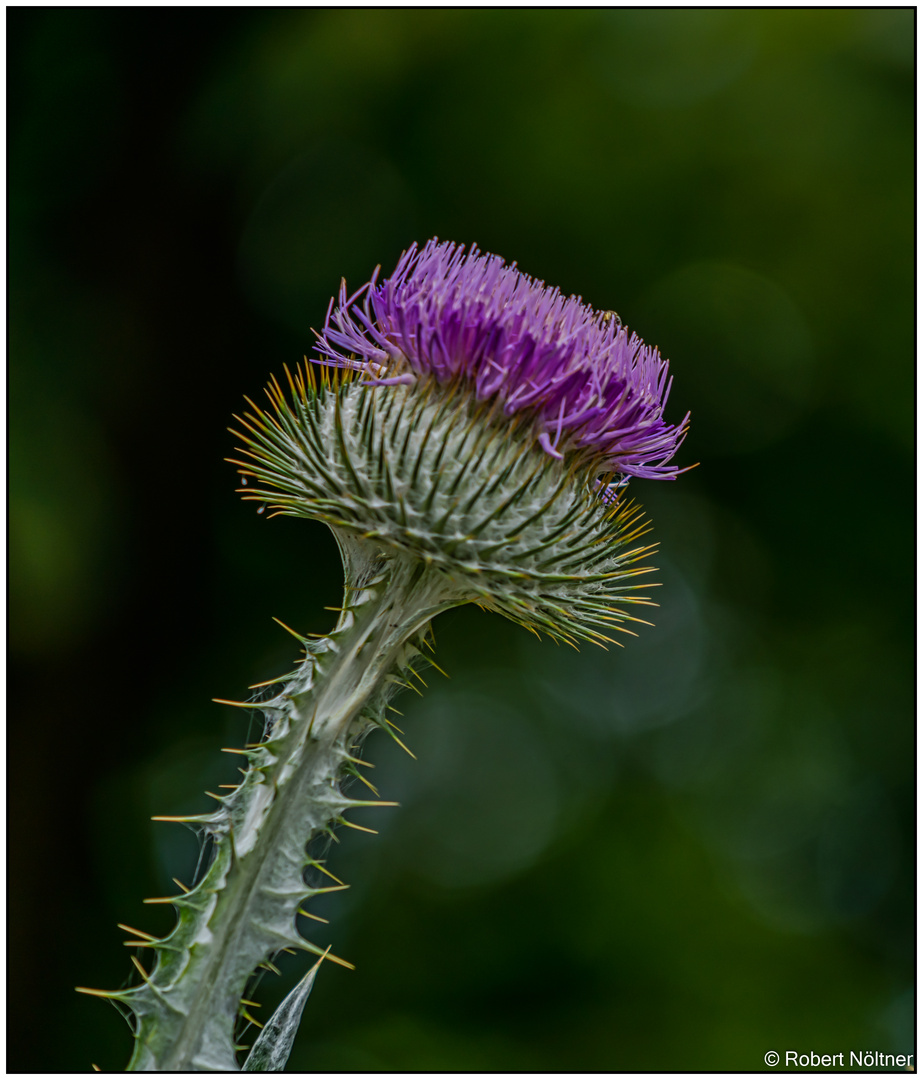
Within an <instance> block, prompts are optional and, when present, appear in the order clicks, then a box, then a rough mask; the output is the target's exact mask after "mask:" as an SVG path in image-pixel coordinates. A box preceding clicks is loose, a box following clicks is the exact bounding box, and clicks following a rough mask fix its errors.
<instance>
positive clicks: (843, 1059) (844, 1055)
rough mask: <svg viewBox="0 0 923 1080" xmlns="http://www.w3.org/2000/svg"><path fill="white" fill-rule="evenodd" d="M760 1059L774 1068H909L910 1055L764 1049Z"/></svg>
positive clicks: (911, 1056) (910, 1062) (911, 1058)
mask: <svg viewBox="0 0 923 1080" xmlns="http://www.w3.org/2000/svg"><path fill="white" fill-rule="evenodd" d="M763 1061H765V1062H766V1064H767V1065H768V1066H769V1067H770V1068H771V1069H774V1068H775V1067H776V1066H777V1065H783V1066H784V1067H785V1068H786V1069H847V1068H853V1069H855V1068H859V1069H875V1068H878V1069H912V1068H913V1067H914V1065H913V1054H884V1053H882V1052H881V1051H880V1050H841V1051H840V1052H839V1053H838V1054H818V1053H817V1052H816V1051H815V1050H809V1051H808V1052H807V1053H804V1052H802V1051H800V1050H783V1051H782V1053H779V1051H778V1050H767V1051H766V1053H765V1054H764V1055H763Z"/></svg>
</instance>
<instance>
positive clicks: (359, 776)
mask: <svg viewBox="0 0 923 1080" xmlns="http://www.w3.org/2000/svg"><path fill="white" fill-rule="evenodd" d="M354 776H355V777H356V779H357V780H361V781H362V783H363V784H365V786H366V787H367V788H368V789H369V791H371V792H372V794H373V795H375V796H376V797H377V796H378V788H377V787H375V785H374V784H372V783H370V782H369V781H368V780H366V778H365V777H364V776H363V775H362V773H354Z"/></svg>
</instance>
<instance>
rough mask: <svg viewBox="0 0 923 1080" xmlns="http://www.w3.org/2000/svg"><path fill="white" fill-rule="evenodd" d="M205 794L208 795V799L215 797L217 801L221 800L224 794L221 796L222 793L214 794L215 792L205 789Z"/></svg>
mask: <svg viewBox="0 0 923 1080" xmlns="http://www.w3.org/2000/svg"><path fill="white" fill-rule="evenodd" d="M205 794H206V795H207V796H208V797H209V798H210V799H217V800H218V802H221V801H222V799H223V798H224V796H223V795H216V794H215V793H214V792H213V791H206V792H205Z"/></svg>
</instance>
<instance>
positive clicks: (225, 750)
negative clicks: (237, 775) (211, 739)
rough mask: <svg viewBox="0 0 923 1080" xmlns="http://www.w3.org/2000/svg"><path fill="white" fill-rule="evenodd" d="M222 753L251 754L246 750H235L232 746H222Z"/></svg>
mask: <svg viewBox="0 0 923 1080" xmlns="http://www.w3.org/2000/svg"><path fill="white" fill-rule="evenodd" d="M221 753H222V754H244V755H246V756H247V757H249V756H250V755H249V754H247V751H246V750H235V749H234V748H233V747H232V746H222V747H221Z"/></svg>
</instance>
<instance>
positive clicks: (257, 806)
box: [109, 530, 460, 1071]
mask: <svg viewBox="0 0 923 1080" xmlns="http://www.w3.org/2000/svg"><path fill="white" fill-rule="evenodd" d="M335 534H336V535H337V540H338V543H339V545H340V549H341V553H342V555H343V562H344V569H345V576H346V594H345V595H346V598H345V601H344V604H343V609H342V611H341V615H340V619H339V622H338V624H337V627H336V629H335V630H334V632H333V633H332V634H331V635H330V637H328V638H325V639H322V640H320V641H317V642H311V643H310V644H308V645H307V646H306V648H307V655H306V659H305V662H304V663H303V664H302V665H301V667H300V669H299V672H298V674H297V675H296V676H295V677H294V678H293V679H292V680H291V681H290V682H289V683H287V684H286V685H285V686H284V688H283V689H282V691H281V692H280V693H279V694H277V695H276V696H275V697H273V698H271V699H270V700H268V701H266V702H264V703H262V704H261V705H260V706H259V707H260V708H261V709H262V710H263V712H264V713H265V714H266V716H267V719H268V721H269V723H268V731H267V734H266V736H265V738H264V741H263V742H262V743H261V744H260V745H259V746H258V747H255V748H253V749H251V750H250V751H249V752H248V756H249V758H250V768H249V769H248V770H247V773H246V775H245V777H244V780H243V782H242V783H241V785H240V787H239V788H238V789H237V790H236V791H234V792H233V793H232V794H230V795H228V796H226V797H224V798H223V799H222V800H221V802H222V805H221V808H220V809H219V810H218V811H217V812H216V813H214V814H211V815H206V816H203V817H201V818H198V819H196V820H197V821H199V822H201V824H202V826H203V827H204V828H205V829H206V831H207V832H208V833H210V834H211V835H212V836H213V837H214V841H215V846H214V854H213V857H212V861H211V863H210V865H209V868H208V870H207V872H206V873H205V875H204V877H203V879H202V880H201V881H200V882H199V883H198V884H197V885H196V887H195V888H193V889H192V891H190V892H189V893H186V894H183V895H181V896H178V897H174V898H172V903H173V904H174V906H175V907H176V909H177V912H178V916H179V917H178V922H177V926H176V928H175V929H174V930H173V932H172V933H171V934H170V935H168V936H167V937H166V938H164V939H161V940H158V941H153V942H151V943H150V947H151V948H153V949H155V950H156V951H157V956H158V961H157V965H156V967H155V968H154V970H153V971H152V973H151V974H150V976H149V977H147V978H146V979H145V982H144V983H143V984H142V985H140V986H138V987H133V988H132V989H130V990H126V991H120V992H118V993H116V994H112V995H109V996H111V997H114V998H117V999H118V1000H121V1001H123V1002H124V1003H125V1004H127V1005H128V1006H129V1007H130V1008H131V1009H132V1010H133V1012H134V1013H135V1015H136V1017H137V1031H136V1040H137V1041H136V1045H135V1053H134V1055H133V1057H132V1060H131V1063H130V1065H129V1068H130V1069H134V1070H179V1071H198V1070H210V1069H218V1070H225V1071H226V1070H233V1069H236V1068H237V1067H238V1066H237V1062H236V1059H235V1056H234V1026H235V1023H236V1019H237V1016H238V1014H239V1011H240V1008H241V1004H240V1002H241V998H242V996H243V994H244V992H245V987H246V984H247V981H248V980H249V978H250V976H251V975H252V974H253V972H254V970H255V968H256V967H257V966H258V965H259V964H260V963H264V962H266V961H268V960H269V959H270V958H271V957H272V956H273V955H275V953H277V952H278V951H279V950H281V949H283V948H300V949H304V950H307V951H310V952H314V953H316V954H318V955H319V954H321V953H322V952H323V950H322V949H320V948H319V947H317V946H315V945H313V944H311V943H309V942H307V941H305V940H304V939H303V938H301V936H300V935H299V933H298V931H297V929H296V926H295V916H296V913H297V910H298V908H299V906H300V905H301V904H302V903H303V902H304V901H305V899H306V898H310V897H311V896H312V895H315V894H316V893H318V892H320V891H323V890H321V889H314V888H309V887H308V886H307V885H305V881H304V871H305V868H306V866H308V865H311V861H310V859H308V857H307V856H306V854H305V845H306V843H307V842H308V841H309V840H310V838H311V837H313V836H315V835H318V834H319V833H321V832H324V831H327V830H329V829H331V828H332V827H333V826H334V825H335V823H336V821H337V819H339V818H341V817H342V815H343V813H344V812H345V811H346V810H348V809H349V808H350V807H356V806H362V805H374V804H370V803H368V802H364V801H361V800H355V799H351V798H349V797H347V796H346V795H344V794H343V793H342V792H341V791H340V788H339V780H340V779H342V778H343V777H344V775H345V774H346V772H348V770H349V768H350V766H351V760H352V754H351V748H352V747H354V745H355V744H356V742H357V740H359V739H361V738H362V736H363V734H364V733H365V732H366V731H367V730H369V728H370V727H371V726H373V725H374V724H376V723H378V724H380V725H381V726H383V727H385V726H386V725H385V724H384V723H383V719H382V718H383V715H384V710H385V708H386V705H387V701H388V698H389V697H390V696H391V695H392V694H393V693H394V691H395V678H394V675H393V672H394V671H395V670H405V671H406V670H408V669H410V668H411V667H412V665H413V664H414V662H415V661H416V660H417V659H418V658H419V657H420V655H421V654H420V652H419V650H418V649H417V647H416V645H415V644H414V641H415V640H416V641H419V640H420V634H421V631H423V632H425V629H426V627H427V625H428V623H429V620H430V619H431V618H432V617H433V616H434V615H435V614H437V613H438V612H439V611H442V610H445V609H446V608H448V607H452V606H453V605H454V604H456V603H458V602H460V597H459V596H458V595H457V593H456V592H455V591H454V590H453V588H452V586H451V584H450V581H449V579H448V578H447V577H446V575H445V574H443V573H442V572H441V571H438V570H434V569H432V568H428V567H426V566H425V565H424V564H423V563H420V562H418V561H417V560H415V559H413V558H412V557H410V556H408V555H404V554H402V553H399V552H395V551H393V550H388V549H385V548H383V547H381V546H379V545H378V544H375V543H373V542H371V541H368V540H361V539H358V538H356V537H355V536H354V535H349V534H345V533H342V532H340V531H339V530H335Z"/></svg>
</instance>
